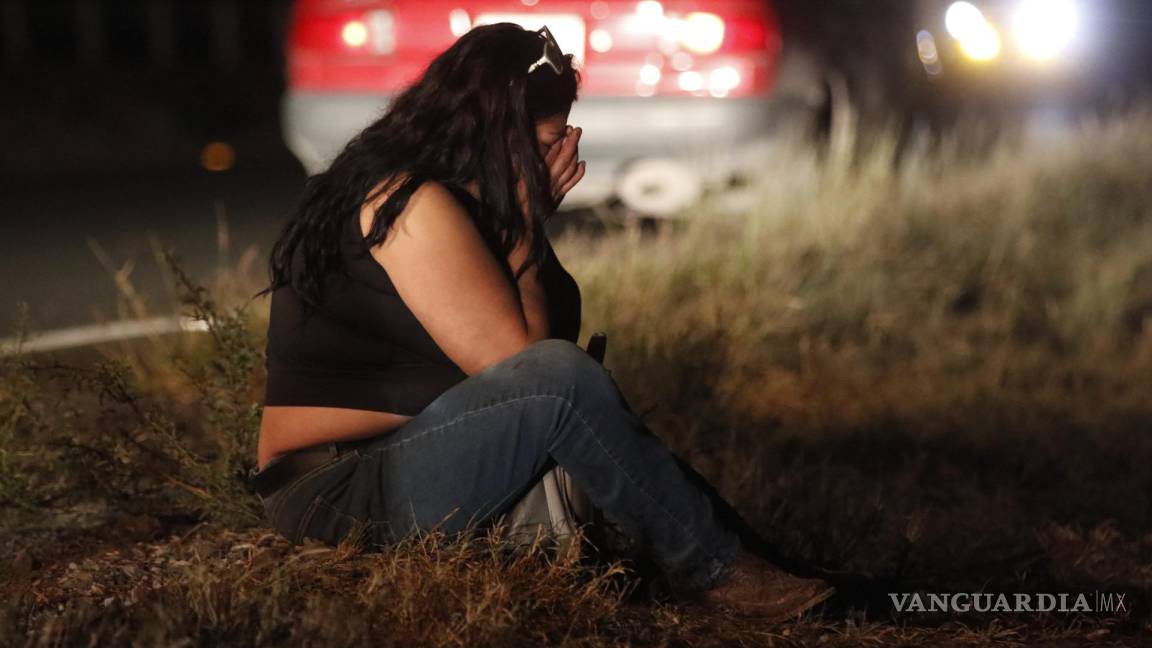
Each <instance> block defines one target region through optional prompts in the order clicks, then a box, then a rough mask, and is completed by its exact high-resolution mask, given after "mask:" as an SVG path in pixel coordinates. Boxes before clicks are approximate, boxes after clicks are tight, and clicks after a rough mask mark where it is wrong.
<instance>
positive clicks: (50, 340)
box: [0, 317, 208, 356]
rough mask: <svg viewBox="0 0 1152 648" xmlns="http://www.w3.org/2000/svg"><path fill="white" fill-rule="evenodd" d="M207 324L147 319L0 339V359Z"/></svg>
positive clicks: (198, 328)
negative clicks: (22, 341) (22, 339)
mask: <svg viewBox="0 0 1152 648" xmlns="http://www.w3.org/2000/svg"><path fill="white" fill-rule="evenodd" d="M207 330H208V323H207V322H204V321H202V320H197V319H193V318H191V317H150V318H148V319H141V320H118V321H115V322H103V323H100V324H87V325H85V326H72V327H68V328H60V329H53V330H50V331H35V332H32V333H29V334H28V337H27V338H26V339H25V340H24V343H23V344H20V341H19V340H18V339H17V338H4V339H0V356H9V355H20V354H27V353H42V352H44V351H60V350H62V349H73V348H76V347H82V346H88V345H91V344H100V343H102V342H117V341H120V340H131V339H134V338H141V337H147V336H150V335H164V334H166V333H180V332H187V331H192V332H202V331H207Z"/></svg>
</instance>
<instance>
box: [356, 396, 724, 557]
mask: <svg viewBox="0 0 1152 648" xmlns="http://www.w3.org/2000/svg"><path fill="white" fill-rule="evenodd" d="M545 398H553V399H557V400H559V401H560V402H562V403H564V404H565V405H566V406H567V407H568V408H569V410H571V411H572V413H573V414H575V415H576V416H577V418H579V419H580V423H581V424H582V425H583V426H584V428H585V429H587V430H588V432H589V433H590V434H591V436H592V438H593V439H595V440H596V445H598V446H600V449H601V450H602V451H604V453H605V454H606V455H607V456H608V457H609V458H610V459H611V460H612V463H613V464H614V465H615V466H616V468H618V469H619V470H620V472H622V473H623V474H624V476H625V477H626V478H627V479H628V481H629V482H631V483H632V484H633V485H634V486H635V487H636V488H637V489H639V490H640V492H642V493H644V495H645V496H646V497H647V498H648V499H649V500H651V501H652V502H653V503H654V504H655V505H656V508H657V509H658V510H659V511H660V512H661V513H663V514H664V515H666V516H668V518H669V519H670V520H672V521H673V522H675V523H676V524H677V525H678V526H679V527H680V529H681V530H682V531H683V532H684V533H685V535H687V536H688V537H689V538H690V539H691V540H692V542H694V543H695V544H696V546H697V547H698V548H700V549H701V550H703V551H704V553H705V554H707V556H708V557H709V558H711V559H715V558H716V556H715V555H714V554H713V553H712V552H711V551H708V550H707V549H705V548H704V544H703V543H701V542H700V540H699V538H697V537H696V534H695V533H693V532H692V529H691V528H690V527H689V526H688V525H686V524H684V523H683V522H682V521H680V519H678V518H677V517H676V516H675V515H673V514H672V513H671V512H670V511H668V510H667V509H665V508H664V507H663V506H662V505H660V503H659V501H658V500H657V499H656V498H655V497H653V496H652V494H651V493H649V492H648V490H647V489H645V488H644V486H643V485H641V484H640V483H639V482H637V481H636V479H635V478H634V477H632V475H631V474H629V473H628V471H627V470H625V469H624V467H623V466H622V465H620V461H619V459H617V458H616V456H615V455H613V454H612V453H611V452H609V451H608V449H607V448H606V447H605V446H604V443H603V442H602V441H601V440H600V438H599V437H598V436H597V435H596V432H595V430H593V429H592V426H591V425H589V424H588V420H587V419H586V418H585V417H584V415H583V414H581V413H580V411H579V410H578V409H577V408H576V406H575V404H574V403H572V401H571V400H569V399H568V398H565V397H564V396H561V395H559V394H534V395H532V396H518V397H516V398H513V399H509V400H506V401H501V402H499V403H493V404H491V405H486V406H484V407H481V408H479V409H474V410H471V411H468V412H465V413H463V414H461V415H459V416H457V417H456V418H454V419H452V420H450V421H447V422H445V423H441V424H440V425H437V426H436V427H433V428H429V429H427V430H424V431H423V432H421V433H419V434H417V435H415V436H412V437H409V438H407V439H404V440H403V441H399V442H397V443H393V444H390V445H388V446H385V447H383V448H375V449H373V450H370V451H369V452H370V453H372V454H382V453H384V452H386V451H388V450H391V449H394V448H398V447H400V446H402V445H404V444H406V443H410V442H412V441H415V440H416V439H422V438H424V437H426V436H427V435H429V434H432V433H434V432H439V431H442V430H444V429H445V428H447V427H448V426H451V425H454V424H456V423H459V422H460V421H462V420H464V419H466V418H470V417H472V416H474V415H477V414H481V413H483V412H486V411H488V410H492V409H496V408H498V407H504V406H506V405H512V404H514V403H518V402H520V401H526V400H539V399H545Z"/></svg>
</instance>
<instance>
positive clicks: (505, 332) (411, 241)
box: [360, 182, 548, 375]
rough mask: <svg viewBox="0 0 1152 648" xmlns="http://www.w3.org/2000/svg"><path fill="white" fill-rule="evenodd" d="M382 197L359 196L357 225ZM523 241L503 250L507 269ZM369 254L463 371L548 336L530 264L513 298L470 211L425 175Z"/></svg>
mask: <svg viewBox="0 0 1152 648" xmlns="http://www.w3.org/2000/svg"><path fill="white" fill-rule="evenodd" d="M383 199H385V196H381V197H380V198H378V199H377V200H376V201H374V202H372V203H366V204H365V206H364V208H363V209H362V211H361V214H360V225H361V231H362V232H365V233H366V232H367V231H368V228H369V226H370V224H371V222H372V217H373V214H374V213H375V209H376V207H377V206H378V204H379V201H381V200H383ZM527 244H528V242H522V243H521V245H520V246H519V247H518V248H517V249H516V250H514V251H513V253H512V255H511V256H510V258H509V261H510V263H511V266H512V268H513V270H515V269H516V268H518V267H519V263H521V262H522V257H523V255H524V254H526V253H527V249H528V248H527ZM372 256H373V257H374V258H375V259H376V261H377V262H379V263H380V265H381V266H383V267H384V270H385V271H387V272H388V276H389V277H390V278H391V279H392V283H393V285H394V286H395V287H396V291H397V293H399V295H400V298H401V299H403V300H404V303H405V304H406V305H407V306H408V308H409V309H410V310H411V311H412V313H413V314H414V315H415V316H416V319H418V320H419V321H420V323H421V324H422V325H423V326H424V328H425V329H426V330H427V331H428V333H429V334H430V335H431V336H432V339H433V340H435V341H436V344H437V345H439V346H440V348H441V349H443V350H444V353H445V354H446V355H447V356H448V357H449V358H451V359H452V361H453V362H455V363H456V364H457V366H459V367H460V368H461V369H462V370H464V372H465V373H467V374H469V375H471V374H474V373H477V372H479V371H481V370H483V369H484V368H486V367H488V366H490V365H493V364H495V363H497V362H500V361H501V360H503V359H505V358H507V357H509V356H512V355H515V354H516V353H518V352H520V351H521V350H523V349H524V348H525V347H527V346H529V345H531V344H533V343H534V342H537V341H539V340H543V339H545V338H547V337H548V317H547V304H546V302H545V301H544V298H543V294H544V291H543V289H542V288H541V287H540V285H539V279H538V275H537V274H536V269H535V267H533V268H531V269H530V270H528V271H527V272H525V273H524V275H522V276H521V278H520V280H519V284H520V286H519V287H520V290H519V293H520V294H522V295H523V296H524V301H523V302H521V298H520V295H518V294H517V292H518V291H517V290H516V289H515V287H514V286H513V285H512V284H511V283H510V282H509V281H508V278H507V276H506V275H505V273H504V271H503V270H502V269H501V267H500V264H499V263H498V262H497V260H496V257H494V256H493V255H492V253H491V251H490V250H489V248H488V246H487V245H486V244H485V242H484V239H483V237H482V236H481V235H480V232H479V231H478V230H477V229H476V226H475V224H473V222H472V219H471V217H470V216H469V215H468V213H467V212H466V211H465V210H464V208H463V207H462V206H461V205H460V204H459V203H458V202H457V201H456V198H455V197H454V196H453V195H452V193H451V192H450V191H448V190H447V189H446V188H445V187H444V186H443V185H441V184H439V183H436V182H426V183H424V184H423V185H421V186H420V188H419V189H417V190H416V192H415V193H413V194H412V197H411V199H409V201H408V205H407V206H406V207H405V209H404V211H402V212H401V213H400V216H399V217H398V218H397V219H396V222H395V223H394V225H393V227H392V229H391V230H389V232H388V236H387V237H386V238H385V239H384V242H383V243H381V244H379V245H377V246H375V247H373V248H372ZM516 257H520V258H519V260H518V259H517V258H516Z"/></svg>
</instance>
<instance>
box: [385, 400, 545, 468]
mask: <svg viewBox="0 0 1152 648" xmlns="http://www.w3.org/2000/svg"><path fill="white" fill-rule="evenodd" d="M536 398H563V397H561V396H554V395H551V394H534V395H532V396H518V397H516V398H513V399H510V400H506V401H500V402H499V403H493V404H491V405H485V406H484V407H481V408H478V409H474V410H469V411H467V412H464V413H463V414H461V415H459V416H457V417H456V418H454V419H452V420H451V421H447V422H445V423H441V424H440V425H437V426H436V427H433V428H428V429H427V430H424V431H423V432H421V433H419V434H417V435H415V436H412V437H409V438H407V439H404V440H403V441H397V442H396V443H390V444H388V445H386V446H383V447H380V448H373V449H371V450H368V453H369V454H373V455H376V454H381V453H383V452H386V451H388V450H392V449H394V448H399V447H400V446H402V445H405V444H408V443H411V442H412V441H415V440H417V439H423V438H424V437H426V436H428V435H429V434H432V433H433V432H440V431H442V430H443V429H445V428H447V427H449V426H451V425H455V424H457V423H459V422H460V421H463V420H464V419H466V418H471V417H472V416H475V415H477V414H481V413H484V412H487V411H488V410H491V409H496V408H498V407H504V406H505V405H511V404H513V403H518V402H520V401H525V400H532V399H536Z"/></svg>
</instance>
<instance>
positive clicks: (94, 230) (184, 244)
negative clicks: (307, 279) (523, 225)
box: [0, 159, 594, 339]
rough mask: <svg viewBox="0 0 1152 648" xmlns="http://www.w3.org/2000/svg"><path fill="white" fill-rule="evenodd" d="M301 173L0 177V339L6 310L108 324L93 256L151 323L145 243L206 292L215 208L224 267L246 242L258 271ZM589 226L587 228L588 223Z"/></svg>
mask: <svg viewBox="0 0 1152 648" xmlns="http://www.w3.org/2000/svg"><path fill="white" fill-rule="evenodd" d="M303 181H304V172H303V170H302V169H301V168H300V167H299V166H298V165H297V164H296V163H295V161H294V160H291V159H283V160H278V161H275V162H271V163H266V164H259V163H252V164H250V165H248V166H244V167H237V168H236V169H234V170H232V171H229V172H226V173H209V172H207V171H204V170H202V169H200V168H199V167H197V166H191V167H187V168H185V167H178V166H169V167H158V168H150V169H132V170H124V169H118V168H112V169H104V170H87V171H83V172H79V171H72V172H67V173H59V174H49V173H37V174H30V173H25V174H0V339H3V338H6V337H8V336H9V335H11V334H12V332H13V330H12V323H13V321H14V318H15V316H16V313H17V302H18V301H21V300H22V301H25V302H27V303H28V305H29V306H30V308H31V315H32V323H33V328H34V330H38V331H46V330H57V329H61V328H65V327H74V326H80V325H88V324H92V323H96V322H108V321H113V320H117V319H119V318H120V317H121V315H120V314H119V313H118V312H117V289H116V284H115V281H114V279H113V277H112V275H111V274H110V273H109V271H108V270H106V269H105V267H104V265H103V264H102V262H101V261H100V259H99V258H98V256H97V254H96V252H94V251H93V247H92V244H91V243H90V242H95V243H96V244H97V245H98V246H99V248H100V249H102V250H104V251H105V252H106V254H107V257H108V258H109V259H110V260H111V261H112V263H113V265H114V266H115V267H122V266H123V265H124V264H125V263H131V264H133V270H132V273H131V280H132V283H133V285H134V286H135V287H136V288H137V289H138V290H139V291H140V293H141V294H143V295H145V296H146V298H147V299H148V303H149V310H150V311H153V312H154V314H156V315H172V314H174V313H175V312H176V310H177V307H178V305H177V304H176V303H174V300H173V299H172V297H171V295H170V294H169V291H168V290H167V288H166V287H165V285H164V280H163V276H164V275H163V274H162V272H161V268H160V266H159V265H158V264H157V261H156V256H155V253H154V247H153V244H152V243H151V239H152V238H155V239H156V240H158V241H159V242H160V243H161V245H163V246H171V247H173V248H174V249H175V250H176V252H177V253H178V254H179V255H180V256H181V258H182V259H183V261H184V265H185V267H186V268H187V269H188V270H190V271H191V272H192V274H193V276H194V277H196V278H197V279H198V280H199V281H200V282H201V283H203V284H205V285H209V286H211V281H212V280H213V278H214V277H215V271H216V268H217V267H218V264H219V263H220V261H221V259H220V254H219V246H218V244H217V231H218V230H217V222H218V216H217V214H218V212H220V213H223V214H224V216H225V220H226V222H227V226H228V232H229V235H230V251H229V254H228V255H227V256H226V258H225V259H223V261H224V263H225V264H230V265H231V266H232V267H235V266H236V263H237V259H239V257H240V256H241V254H242V253H243V252H244V251H245V250H246V249H248V248H250V247H251V246H255V247H256V249H257V253H258V260H259V262H258V265H257V269H258V271H259V272H264V267H265V265H264V264H265V263H266V259H267V253H268V251H269V249H270V248H271V245H272V243H273V241H274V240H275V237H276V235H277V233H278V232H279V230H280V226H281V224H282V223H283V220H284V219H285V218H286V215H287V212H288V210H289V209H290V208H291V207H292V204H293V202H294V201H295V199H296V197H297V196H298V195H299V192H300V190H301V188H302V186H303ZM566 216H567V217H566V218H563V219H557V220H556V221H553V222H552V223H550V227H549V231H550V233H551V234H552V235H553V236H557V235H559V234H560V232H561V231H563V230H564V229H565V228H567V227H572V226H576V225H578V224H581V223H585V224H586V223H588V222H590V221H591V216H590V214H589V213H587V212H584V211H576V212H569V213H567V214H566ZM592 226H593V227H594V225H592Z"/></svg>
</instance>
